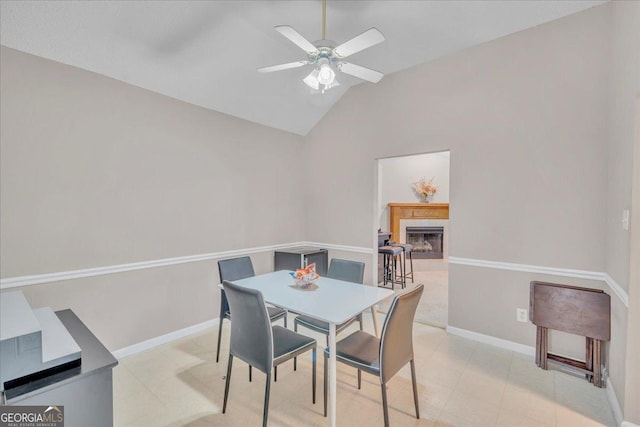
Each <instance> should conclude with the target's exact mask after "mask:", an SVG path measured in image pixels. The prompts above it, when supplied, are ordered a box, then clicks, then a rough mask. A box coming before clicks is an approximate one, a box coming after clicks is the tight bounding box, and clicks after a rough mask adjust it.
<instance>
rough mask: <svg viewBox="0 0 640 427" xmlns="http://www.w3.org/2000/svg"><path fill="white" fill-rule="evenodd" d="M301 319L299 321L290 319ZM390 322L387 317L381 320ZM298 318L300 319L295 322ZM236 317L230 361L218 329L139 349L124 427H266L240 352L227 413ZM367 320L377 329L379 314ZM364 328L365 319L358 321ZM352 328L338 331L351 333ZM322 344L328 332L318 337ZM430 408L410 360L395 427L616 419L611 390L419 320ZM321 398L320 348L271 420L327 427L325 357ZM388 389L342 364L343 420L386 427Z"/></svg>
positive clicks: (288, 371)
mask: <svg viewBox="0 0 640 427" xmlns="http://www.w3.org/2000/svg"><path fill="white" fill-rule="evenodd" d="M290 320H292V318H290ZM381 320H382V319H381ZM291 323H292V322H291ZM228 325H229V323H228V322H225V326H224V328H223V337H222V341H223V348H222V350H221V355H220V363H216V362H215V343H216V337H217V328H212V329H209V330H206V331H204V332H201V333H198V334H196V335H192V336H190V337H187V338H184V339H181V340H178V341H174V342H172V343H169V344H166V345H163V346H160V347H156V348H154V349H151V350H148V351H145V352H141V353H138V354H135V355H133V356H129V357H127V358H124V359H122V360H121V361H120V364H119V365H118V367H116V369H115V371H114V418H115V425H116V426H118V427H133V426H135V427H145V426H153V427H159V426H175V427H177V426H191V427H196V426H257V425H261V422H262V404H263V398H264V385H265V384H264V375H263V374H261V373H260V372H255V371H254V378H253V382H251V383H250V382H249V381H248V369H247V366H246V365H245V364H244V363H242V362H241V361H239V360H238V359H236V360H235V361H234V367H233V375H232V378H231V388H230V394H229V403H228V406H227V413H226V414H224V415H223V414H222V413H221V410H222V398H223V392H224V375H225V371H226V366H227V351H228V347H227V344H228V342H229V328H228ZM365 327H366V328H367V329H369V330H373V326H372V322H371V318H370V317H369V318H367V319H366V323H365ZM351 328H353V329H354V330H355V329H356V328H357V326H355V325H354V326H352V327H351ZM348 333H349V331H345V332H343V333H341V334H340V335H338V338H340V337H341V336H342V337H344V336H346V335H345V334H348ZM316 338H317V339H318V344H319V346H322V345H323V343H324V342H325V338H324V336H323V335H318V336H316ZM414 346H415V355H416V373H417V377H418V393H419V398H420V401H419V402H420V415H421V418H420V419H419V420H418V419H416V418H415V413H414V407H413V398H412V394H411V376H410V372H409V369H408V367H407V368H405V369H403V370H402V371H400V372H399V373H398V375H397V376H396V377H394V378H393V379H392V380H391V381H390V383H389V386H388V397H389V406H390V422H391V425H393V426H438V427H452V426H508V427H516V426H572V427H574V426H575V427H588V426H614V425H615V422H614V419H613V415H612V413H611V410H610V407H609V404H608V402H607V397H606V393H605V390H604V389H598V388H596V387H593V386H592V385H591V384H589V383H587V382H586V381H585V380H583V379H581V378H577V377H573V376H570V375H568V374H564V373H561V372H556V371H542V370H540V369H538V368H537V367H536V366H535V363H534V361H533V360H532V359H531V358H530V357H527V356H524V355H521V354H518V353H514V352H511V351H507V350H502V349H499V348H496V347H492V346H488V345H484V344H480V343H477V342H474V341H470V340H467V339H464V338H460V337H456V336H452V335H447V334H446V333H445V332H444V331H443V330H442V329H438V328H434V327H430V326H426V325H423V324H419V323H416V324H415V327H414ZM318 379H319V380H318V389H317V392H318V400H317V401H316V404H315V405H313V404H312V403H311V360H310V353H309V354H307V355H304V356H303V357H301V358H299V359H298V370H297V371H296V372H294V371H293V367H292V364H291V363H286V364H284V365H281V366H280V367H279V369H278V382H276V383H274V384H273V385H272V387H271V405H270V412H269V424H270V425H272V426H326V425H328V424H329V423H328V419H326V418H324V417H323V416H322V363H319V364H318ZM380 400H381V397H380V386H379V384H378V383H377V381H376V379H375V378H374V377H371V376H368V375H366V374H363V384H362V389H361V390H358V389H357V383H356V372H355V370H354V369H352V368H349V367H345V366H341V365H340V364H338V425H341V426H365V425H366V426H382V425H383V419H382V407H381V405H380Z"/></svg>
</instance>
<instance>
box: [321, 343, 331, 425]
mask: <svg viewBox="0 0 640 427" xmlns="http://www.w3.org/2000/svg"><path fill="white" fill-rule="evenodd" d="M322 353H323V354H324V351H323V352H322ZM323 359H324V381H323V384H324V416H325V418H326V417H327V369H329V367H328V366H327V356H326V355H325V356H324V357H323Z"/></svg>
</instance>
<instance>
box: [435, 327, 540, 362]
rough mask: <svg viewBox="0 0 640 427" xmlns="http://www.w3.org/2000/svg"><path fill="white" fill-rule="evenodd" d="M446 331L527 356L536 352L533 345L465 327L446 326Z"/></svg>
mask: <svg viewBox="0 0 640 427" xmlns="http://www.w3.org/2000/svg"><path fill="white" fill-rule="evenodd" d="M447 333H449V334H452V335H457V336H459V337H463V338H467V339H470V340H473V341H478V342H481V343H484V344H489V345H493V346H495V347H500V348H504V349H505V350H511V351H515V352H516V353H522V354H526V355H528V356H535V354H536V349H535V347H531V346H528V345H524V344H519V343H517V342H513V341H507V340H503V339H502V338H496V337H492V336H491V335H484V334H480V333H478V332H473V331H469V330H466V329H460V328H456V327H453V326H447Z"/></svg>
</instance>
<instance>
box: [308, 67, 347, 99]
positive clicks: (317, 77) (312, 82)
mask: <svg viewBox="0 0 640 427" xmlns="http://www.w3.org/2000/svg"><path fill="white" fill-rule="evenodd" d="M324 66H326V67H327V68H328V70H329V72H330V74H329V73H327V72H326V71H325V73H326V74H325V76H324V77H323V75H322V73H323V67H324ZM302 81H303V82H304V83H305V84H306V85H307V86H309V87H310V88H311V89H312V93H324V92H325V91H327V90H329V89H331V88H334V87H337V86H340V83H338V80H336V73H335V71H333V69H332V68H331V67H330V66H329V65H328V64H322V65H321V66H320V67H317V68H314V69H313V71H312V72H310V73H309V75H308V76H307V77H305V78H304V79H302Z"/></svg>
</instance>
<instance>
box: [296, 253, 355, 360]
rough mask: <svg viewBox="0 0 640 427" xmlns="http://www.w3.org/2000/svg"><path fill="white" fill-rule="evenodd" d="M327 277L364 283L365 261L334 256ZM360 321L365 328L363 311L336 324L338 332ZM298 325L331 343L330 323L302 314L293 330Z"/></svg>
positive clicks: (297, 318)
mask: <svg viewBox="0 0 640 427" xmlns="http://www.w3.org/2000/svg"><path fill="white" fill-rule="evenodd" d="M327 277H329V278H331V279H337V280H344V281H345V282H353V283H359V284H362V283H363V282H364V263H363V262H358V261H349V260H346V259H338V258H333V259H332V260H331V263H330V264H329V270H328V271H327ZM356 320H357V321H359V322H360V330H362V329H363V326H364V325H363V323H362V313H360V314H358V315H357V316H355V317H352V318H351V319H349V320H347V321H346V322H344V323H341V324H339V325H337V326H336V334H337V333H338V332H340V331H342V330H343V329H345V328H346V327H347V326H349V325H350V324H352V323H353V322H355V321H356ZM298 326H304V327H305V328H309V329H311V330H312V331H315V332H319V333H321V334H325V335H326V336H327V345H329V324H328V323H327V322H323V321H322V320H318V319H314V318H313V317H309V316H305V315H300V316H298V317H296V318H295V319H294V320H293V330H294V331H296V332H298ZM296 365H297V361H296V359H293V369H294V370H296Z"/></svg>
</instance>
